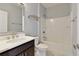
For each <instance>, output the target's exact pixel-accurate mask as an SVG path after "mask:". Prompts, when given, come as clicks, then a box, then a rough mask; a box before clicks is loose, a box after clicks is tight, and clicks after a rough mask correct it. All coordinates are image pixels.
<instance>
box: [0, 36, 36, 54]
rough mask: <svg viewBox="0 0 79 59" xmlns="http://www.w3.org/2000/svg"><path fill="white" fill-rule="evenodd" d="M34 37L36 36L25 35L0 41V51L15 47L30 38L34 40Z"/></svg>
mask: <svg viewBox="0 0 79 59" xmlns="http://www.w3.org/2000/svg"><path fill="white" fill-rule="evenodd" d="M35 38H36V37H31V36H25V37H23V38H18V39H13V40H9V41H7V42H3V41H0V53H2V52H4V51H7V50H9V49H12V48H14V47H17V46H19V45H21V44H24V43H26V42H29V41H31V40H34V39H35Z"/></svg>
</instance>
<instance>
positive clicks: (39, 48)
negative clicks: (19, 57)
mask: <svg viewBox="0 0 79 59" xmlns="http://www.w3.org/2000/svg"><path fill="white" fill-rule="evenodd" d="M47 48H48V46H47V45H46V44H44V43H39V38H36V39H35V56H46V51H47Z"/></svg>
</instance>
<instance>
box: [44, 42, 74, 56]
mask: <svg viewBox="0 0 79 59" xmlns="http://www.w3.org/2000/svg"><path fill="white" fill-rule="evenodd" d="M44 43H45V44H46V45H48V48H47V54H46V55H47V56H71V55H72V50H70V49H69V48H70V47H69V48H68V46H65V45H63V44H62V43H55V42H50V41H44Z"/></svg>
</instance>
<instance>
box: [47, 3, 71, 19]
mask: <svg viewBox="0 0 79 59" xmlns="http://www.w3.org/2000/svg"><path fill="white" fill-rule="evenodd" d="M70 10H71V4H68V3H65V4H64V3H63V4H60V5H56V6H52V7H49V8H47V13H46V15H47V18H52V17H53V18H57V17H64V16H67V15H69V14H70Z"/></svg>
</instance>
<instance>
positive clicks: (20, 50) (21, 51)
mask: <svg viewBox="0 0 79 59" xmlns="http://www.w3.org/2000/svg"><path fill="white" fill-rule="evenodd" d="M0 56H34V40H32V41H29V42H26V43H24V44H22V45H19V46H17V47H15V48H12V49H10V50H7V51H5V52H2V53H0Z"/></svg>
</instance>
